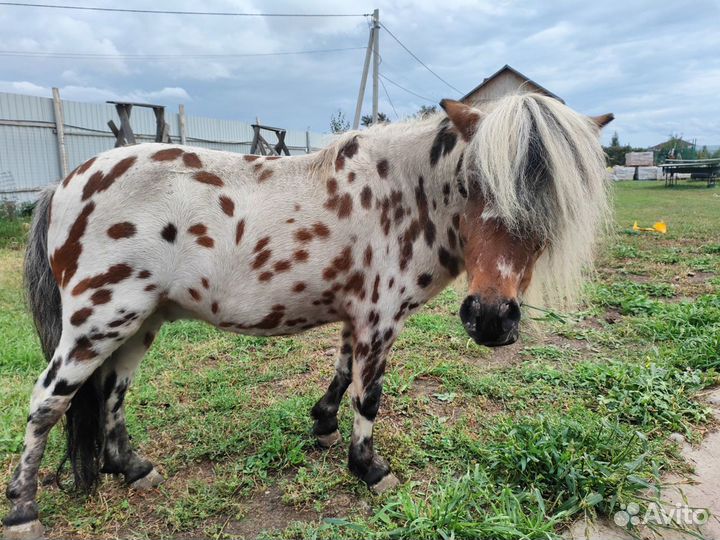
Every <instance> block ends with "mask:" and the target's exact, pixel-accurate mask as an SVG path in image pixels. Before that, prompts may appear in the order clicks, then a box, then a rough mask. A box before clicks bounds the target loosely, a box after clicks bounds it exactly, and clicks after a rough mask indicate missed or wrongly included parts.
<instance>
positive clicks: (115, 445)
mask: <svg viewBox="0 0 720 540" xmlns="http://www.w3.org/2000/svg"><path fill="white" fill-rule="evenodd" d="M162 323H163V319H162V317H161V315H159V314H157V313H156V314H154V315H152V316H150V317H149V318H148V319H147V320H146V321H145V323H144V324H143V325H142V326H141V327H140V329H139V330H138V331H137V332H136V333H135V335H133V336H132V337H131V338H129V339H128V340H127V341H126V342H125V343H124V344H123V345H122V346H121V347H120V348H118V349H117V350H116V351H115V352H114V353H113V355H112V357H111V358H110V359H108V360H107V361H106V362H105V364H103V366H102V368H101V369H102V388H103V399H104V400H105V407H104V409H105V449H104V452H103V464H102V469H101V471H100V472H103V473H108V474H122V475H123V476H124V478H125V482H127V483H128V484H129V485H131V486H132V487H133V488H135V489H148V488H152V487H155V486H157V485H159V484H160V483H162V481H163V477H162V476H161V475H160V473H158V472H157V471H156V470H155V468H154V467H153V464H152V463H150V462H149V461H147V460H145V459H143V458H142V457H140V456H139V455H138V454H137V453H136V452H135V451H134V450H133V448H132V446H131V445H130V436H129V435H128V431H127V427H126V425H125V395H126V392H127V390H128V388H129V386H130V384H131V383H132V380H133V375H134V374H135V370H136V369H137V367H138V365H139V363H140V361H141V360H142V358H143V356H145V353H146V352H147V350H148V349H149V348H150V345H151V344H152V342H153V339H154V338H155V334H156V333H157V331H158V330H159V329H160V326H161V325H162Z"/></svg>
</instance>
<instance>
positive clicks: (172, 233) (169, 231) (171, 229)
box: [160, 223, 177, 244]
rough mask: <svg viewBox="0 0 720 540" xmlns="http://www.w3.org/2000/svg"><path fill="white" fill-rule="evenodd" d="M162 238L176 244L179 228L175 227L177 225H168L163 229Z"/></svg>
mask: <svg viewBox="0 0 720 540" xmlns="http://www.w3.org/2000/svg"><path fill="white" fill-rule="evenodd" d="M160 236H162V237H163V240H165V241H166V242H170V243H171V244H172V243H173V242H175V237H176V236H177V227H175V225H173V224H172V223H168V224H167V225H165V227H164V228H163V230H162V232H161V233H160Z"/></svg>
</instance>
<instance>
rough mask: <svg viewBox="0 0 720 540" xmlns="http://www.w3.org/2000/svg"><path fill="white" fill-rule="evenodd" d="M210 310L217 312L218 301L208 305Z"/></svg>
mask: <svg viewBox="0 0 720 540" xmlns="http://www.w3.org/2000/svg"><path fill="white" fill-rule="evenodd" d="M210 311H212V312H213V313H217V312H218V303H217V302H213V303H212V304H211V305H210Z"/></svg>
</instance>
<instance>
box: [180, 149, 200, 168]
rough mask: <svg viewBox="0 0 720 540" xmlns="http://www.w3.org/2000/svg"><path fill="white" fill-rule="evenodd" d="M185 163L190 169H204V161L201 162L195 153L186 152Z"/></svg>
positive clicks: (184, 155)
mask: <svg viewBox="0 0 720 540" xmlns="http://www.w3.org/2000/svg"><path fill="white" fill-rule="evenodd" d="M183 163H184V164H185V166H186V167H190V168H191V169H201V168H202V161H200V158H199V157H198V155H197V154H196V153H194V152H185V153H184V154H183Z"/></svg>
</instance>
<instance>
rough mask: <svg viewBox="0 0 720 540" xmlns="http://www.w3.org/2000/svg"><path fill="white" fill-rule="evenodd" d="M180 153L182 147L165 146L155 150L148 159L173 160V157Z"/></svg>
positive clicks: (178, 155)
mask: <svg viewBox="0 0 720 540" xmlns="http://www.w3.org/2000/svg"><path fill="white" fill-rule="evenodd" d="M182 153H183V149H182V148H166V149H165V150H160V151H159V152H155V153H154V154H153V155H152V156H150V159H152V160H153V161H173V160H174V159H177V158H179V157H180V155H181V154H182Z"/></svg>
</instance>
